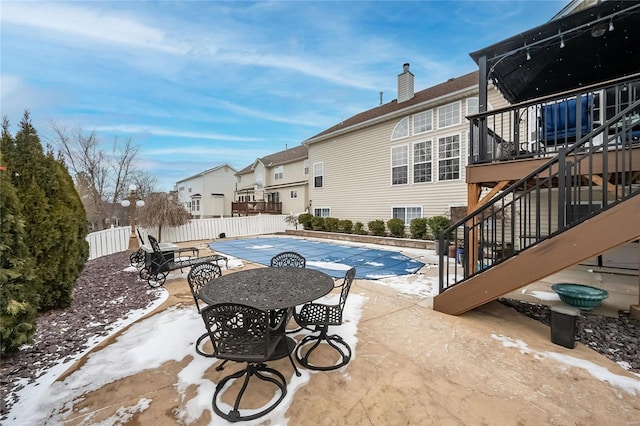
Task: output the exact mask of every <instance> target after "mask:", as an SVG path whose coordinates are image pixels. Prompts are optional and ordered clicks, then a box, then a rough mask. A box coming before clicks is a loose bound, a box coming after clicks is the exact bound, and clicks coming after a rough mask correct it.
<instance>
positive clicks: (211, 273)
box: [187, 262, 222, 313]
mask: <svg viewBox="0 0 640 426" xmlns="http://www.w3.org/2000/svg"><path fill="white" fill-rule="evenodd" d="M221 276H222V270H221V269H220V267H219V266H218V265H217V264H215V263H210V262H201V263H196V264H195V265H193V266H192V267H191V269H190V270H189V273H188V274H187V282H188V283H189V288H190V289H191V294H192V295H193V300H194V301H195V302H196V308H198V313H200V304H199V303H198V301H199V300H200V290H201V289H202V287H204V286H205V285H206V284H207V283H209V282H211V281H212V280H214V279H216V278H219V277H221Z"/></svg>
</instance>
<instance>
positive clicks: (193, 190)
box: [176, 164, 237, 219]
mask: <svg viewBox="0 0 640 426" xmlns="http://www.w3.org/2000/svg"><path fill="white" fill-rule="evenodd" d="M236 173H237V170H236V169H234V168H233V167H231V166H230V165H228V164H223V165H221V166H217V167H214V168H212V169H209V170H205V171H204V172H201V173H198V174H196V175H193V176H190V177H188V178H186V179H182V180H180V181H178V182H177V183H176V189H177V192H178V197H179V198H178V199H179V200H180V202H181V203H182V204H183V205H184V206H185V207H186V208H187V210H189V211H190V212H191V215H192V217H193V218H194V219H206V218H211V217H224V216H227V217H228V216H231V203H232V201H233V199H234V198H233V197H234V191H235V189H236V182H237V180H236Z"/></svg>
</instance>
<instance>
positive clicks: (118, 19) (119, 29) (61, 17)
mask: <svg viewBox="0 0 640 426" xmlns="http://www.w3.org/2000/svg"><path fill="white" fill-rule="evenodd" d="M92 4H93V5H94V6H95V5H98V3H92ZM0 19H1V20H2V22H3V24H7V23H9V24H18V25H24V26H29V27H35V28H40V29H43V30H51V31H55V32H58V33H60V34H67V35H69V36H70V37H73V38H74V39H75V38H77V37H86V38H92V39H96V40H101V41H104V42H107V43H116V44H120V45H124V46H132V47H140V48H146V49H152V50H159V51H163V52H168V53H185V52H186V51H187V50H188V49H187V47H186V46H179V45H177V44H173V45H172V44H170V43H169V41H168V40H167V38H166V34H165V33H164V32H163V31H162V30H160V29H157V28H154V27H151V26H148V25H145V24H143V23H140V22H138V21H136V20H135V19H132V18H130V17H128V16H126V15H124V14H120V13H113V12H107V11H104V10H98V9H91V8H87V7H79V6H76V5H73V6H71V5H68V4H61V3H30V2H24V3H18V2H3V4H2V15H1V18H0Z"/></svg>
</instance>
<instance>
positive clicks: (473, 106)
mask: <svg viewBox="0 0 640 426" xmlns="http://www.w3.org/2000/svg"><path fill="white" fill-rule="evenodd" d="M479 105H480V103H479V101H478V98H468V99H467V115H473V114H477V113H478V112H479V111H480V108H479Z"/></svg>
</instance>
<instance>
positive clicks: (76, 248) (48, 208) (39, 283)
mask: <svg viewBox="0 0 640 426" xmlns="http://www.w3.org/2000/svg"><path fill="white" fill-rule="evenodd" d="M12 160H13V161H12V163H13V164H12V166H13V167H14V169H15V171H16V173H15V174H14V176H13V178H14V183H15V186H16V189H17V194H18V197H19V199H20V201H21V204H22V205H23V206H24V208H25V211H27V209H28V212H29V213H28V215H27V214H25V215H24V219H25V231H26V236H25V243H26V245H27V247H28V248H29V250H30V254H31V256H32V257H33V258H34V260H35V269H34V273H35V281H34V287H35V289H36V291H37V293H38V294H39V295H40V306H39V310H40V311H41V312H42V311H46V310H49V309H53V308H60V307H65V306H68V305H69V304H70V303H71V294H72V291H73V286H74V284H75V280H76V279H77V277H78V276H79V274H80V272H81V271H82V267H83V266H84V263H85V262H86V259H87V255H88V245H87V242H86V241H85V236H86V234H87V228H86V215H85V213H84V209H83V208H82V207H81V205H80V207H78V203H79V202H80V201H79V197H78V194H77V192H76V191H75V189H74V188H73V184H72V183H71V178H70V177H69V174H68V172H67V170H66V168H65V167H64V165H62V164H61V163H60V162H58V161H57V160H55V159H54V158H53V155H52V154H49V155H45V154H44V152H43V149H42V145H41V143H40V139H39V138H38V134H37V132H36V130H35V129H34V128H33V126H32V125H31V120H30V117H29V113H28V112H25V114H24V117H23V119H22V121H21V122H20V129H19V131H18V132H17V133H16V136H15V151H14V156H13V159H12Z"/></svg>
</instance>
